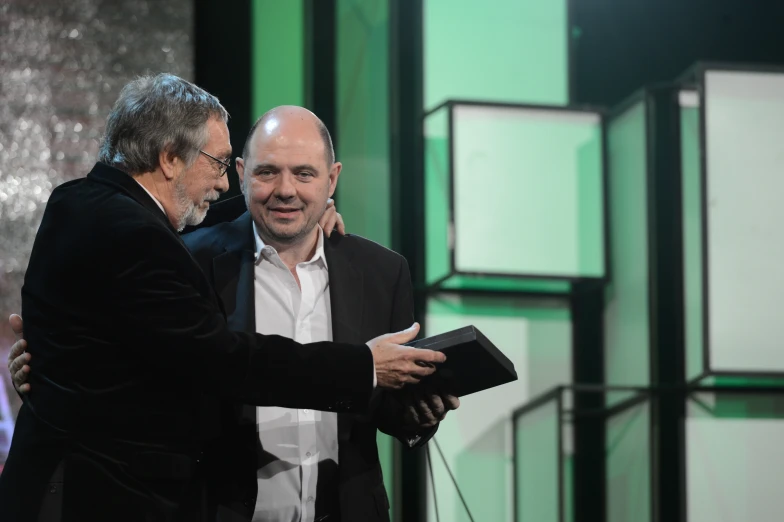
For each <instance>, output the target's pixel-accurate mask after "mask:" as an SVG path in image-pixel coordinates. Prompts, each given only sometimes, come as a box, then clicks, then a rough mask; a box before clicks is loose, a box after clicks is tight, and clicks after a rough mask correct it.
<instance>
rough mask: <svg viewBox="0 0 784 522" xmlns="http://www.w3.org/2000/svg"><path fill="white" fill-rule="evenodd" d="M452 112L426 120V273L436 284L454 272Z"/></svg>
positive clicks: (429, 281) (439, 114) (440, 111)
mask: <svg viewBox="0 0 784 522" xmlns="http://www.w3.org/2000/svg"><path fill="white" fill-rule="evenodd" d="M448 118H449V109H448V108H447V107H444V108H442V109H440V110H438V111H436V112H434V113H433V114H431V115H429V116H428V117H427V118H426V119H425V242H426V245H425V252H426V260H425V264H426V266H425V272H426V278H427V282H428V283H434V282H436V281H438V280H440V279H441V278H443V277H446V276H447V275H449V272H450V268H451V267H450V252H449V249H450V244H449V237H448V236H449V216H450V213H449V198H450V195H449V184H450V180H449V120H448Z"/></svg>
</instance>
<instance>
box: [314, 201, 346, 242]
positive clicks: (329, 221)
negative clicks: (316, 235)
mask: <svg viewBox="0 0 784 522" xmlns="http://www.w3.org/2000/svg"><path fill="white" fill-rule="evenodd" d="M319 225H321V228H322V230H324V234H326V236H327V237H329V236H330V234H332V231H333V230H337V231H338V232H340V234H341V235H345V234H346V225H344V224H343V216H341V215H340V214H339V213H338V211H337V209H336V208H335V200H334V199H332V198H329V199H328V200H327V210H325V211H324V215H323V216H321V219H319Z"/></svg>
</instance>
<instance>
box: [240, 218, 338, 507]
mask: <svg viewBox="0 0 784 522" xmlns="http://www.w3.org/2000/svg"><path fill="white" fill-rule="evenodd" d="M253 233H254V236H255V239H256V266H255V269H254V296H255V302H256V331H257V332H258V333H261V334H266V335H282V336H284V337H289V338H291V339H294V340H295V341H297V342H300V343H310V342H318V341H331V340H332V310H331V308H330V301H329V274H328V271H327V260H326V258H325V257H324V234H323V232H322V231H321V229H319V236H318V243H317V246H316V253H315V254H314V255H313V258H312V259H311V260H310V261H307V262H304V263H299V264H298V265H297V267H296V270H297V276H298V277H299V281H300V285H301V290H300V287H299V286H298V285H297V281H296V280H295V279H294V276H293V275H292V273H291V272H290V271H289V269H288V267H287V266H286V264H285V263H284V262H283V261H282V260H281V258H280V256H279V255H278V253H277V251H276V250H275V248H273V247H272V246H270V245H265V244H264V242H263V241H262V240H261V238H260V237H259V235H258V231H257V230H256V225H255V223H254V225H253ZM256 417H257V423H258V424H257V428H258V433H259V439H260V440H261V445H262V447H263V449H264V451H265V452H266V453H268V454H270V455H271V462H268V463H266V464H265V465H264V466H263V467H262V468H261V469H259V470H258V474H257V480H258V495H257V497H256V508H255V512H254V515H253V522H272V521H275V522H312V521H313V520H314V516H315V506H316V483H317V481H319V480H325V481H330V482H331V481H335V480H337V476H319V467H318V463H319V462H320V461H327V460H331V461H334V463H335V465H329V466H324V467H322V470H321V472H322V473H324V472H325V470H330V471H331V473H329V474H330V475H334V471H336V470H337V464H338V418H337V414H336V413H332V412H322V411H314V410H302V409H300V410H297V409H290V408H278V407H264V408H261V407H260V408H258V409H257V412H256Z"/></svg>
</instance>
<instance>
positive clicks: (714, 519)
mask: <svg viewBox="0 0 784 522" xmlns="http://www.w3.org/2000/svg"><path fill="white" fill-rule="evenodd" d="M782 440H784V420H780V419H727V418H710V417H704V418H690V419H687V420H686V485H687V495H686V497H687V520H688V522H745V521H753V522H780V521H781V520H782V513H784V495H782V494H781V484H782V482H784V451H782V449H781V441H782Z"/></svg>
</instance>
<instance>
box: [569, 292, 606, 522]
mask: <svg viewBox="0 0 784 522" xmlns="http://www.w3.org/2000/svg"><path fill="white" fill-rule="evenodd" d="M571 309H572V361H573V367H572V379H573V382H575V383H579V384H597V385H601V384H603V383H604V285H603V284H602V283H599V282H578V283H575V284H574V289H573V291H572V298H571ZM603 407H604V394H603V393H588V392H575V394H574V410H575V412H580V411H591V410H593V411H600V410H602V409H603ZM605 441H606V434H605V419H604V418H603V417H601V416H595V415H585V416H577V415H575V416H574V467H573V469H574V475H573V477H574V506H573V513H574V521H575V522H593V521H594V520H604V519H605V514H606V498H607V495H606V481H605V480H604V477H605V475H606V471H605V470H606V459H605V448H606V442H605ZM559 473H561V471H559ZM564 487H565V484H563V483H561V484H560V489H561V490H563V488H564Z"/></svg>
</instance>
